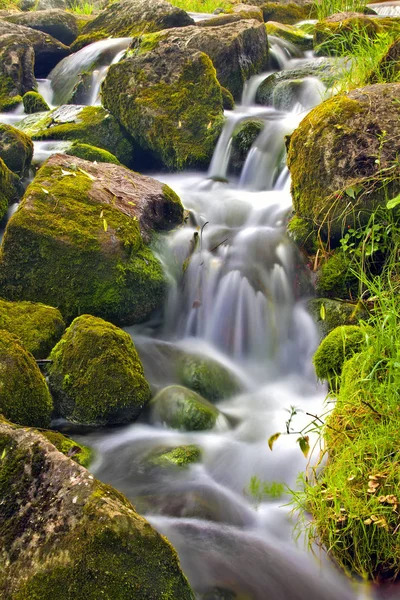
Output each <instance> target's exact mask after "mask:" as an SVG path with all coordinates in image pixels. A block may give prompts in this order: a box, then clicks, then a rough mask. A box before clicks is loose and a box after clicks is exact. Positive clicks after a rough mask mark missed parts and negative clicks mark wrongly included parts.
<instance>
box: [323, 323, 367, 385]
mask: <svg viewBox="0 0 400 600" xmlns="http://www.w3.org/2000/svg"><path fill="white" fill-rule="evenodd" d="M364 346H365V331H363V330H362V329H361V327H358V326H357V325H341V326H340V327H336V328H335V329H333V330H332V331H331V332H330V333H329V334H328V335H327V336H326V338H325V339H323V340H322V342H321V343H320V345H319V347H318V349H317V351H316V353H315V354H314V358H313V363H314V367H315V372H316V375H317V377H318V378H319V379H322V380H326V381H328V383H329V385H330V386H331V387H332V388H333V389H336V388H337V387H338V385H339V381H340V375H341V373H342V368H343V365H344V363H345V362H346V360H348V359H349V358H351V357H352V356H353V355H354V354H357V353H358V352H361V351H362V350H363V349H364Z"/></svg>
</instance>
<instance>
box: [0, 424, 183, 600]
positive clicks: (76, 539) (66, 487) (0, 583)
mask: <svg viewBox="0 0 400 600" xmlns="http://www.w3.org/2000/svg"><path fill="white" fill-rule="evenodd" d="M0 455H1V456H2V469H1V472H0V496H1V498H2V502H1V504H0V536H1V541H2V543H1V551H2V556H3V560H2V561H1V564H0V595H1V597H2V598H4V600H12V599H13V600H14V599H17V598H19V599H20V600H22V599H28V598H29V599H30V600H33V598H35V599H36V600H54V598H57V599H58V600H73V599H76V598H85V599H87V600H99V598H102V597H104V598H115V599H117V598H118V599H120V600H132V599H137V600H139V599H140V600H155V599H157V600H162V599H163V598H165V599H166V598H171V599H172V598H179V599H180V600H193V599H194V596H193V594H192V592H191V590H190V587H189V584H188V582H187V580H186V578H185V577H184V575H183V574H182V571H181V569H180V566H179V561H178V558H177V555H176V553H175V551H174V550H173V548H172V547H171V545H170V544H169V543H168V541H167V540H166V538H165V537H163V536H161V535H160V534H158V533H157V532H156V531H155V530H154V529H153V528H152V527H151V526H150V524H149V523H148V522H147V521H146V520H145V519H144V518H143V517H141V516H139V515H138V514H137V512H136V511H135V509H134V507H133V506H132V505H131V504H130V503H129V502H128V500H127V499H126V498H125V497H124V496H123V495H122V494H120V493H119V492H117V491H115V490H114V489H113V488H111V487H110V486H107V485H104V484H102V483H100V482H99V481H97V480H96V479H94V478H93V476H92V475H90V474H89V472H88V471H86V469H84V468H83V467H81V466H80V465H78V464H76V463H75V462H73V461H72V460H71V459H70V458H68V457H66V456H64V455H63V454H61V453H60V452H59V451H58V450H57V449H56V448H55V447H54V446H53V445H52V444H51V443H50V442H49V441H48V440H46V439H45V438H44V437H43V436H42V435H40V434H38V433H36V432H34V431H32V430H25V429H13V428H12V427H11V426H9V425H0ZM38 539H40V540H41V544H40V552H39V551H38V545H37V540H38Z"/></svg>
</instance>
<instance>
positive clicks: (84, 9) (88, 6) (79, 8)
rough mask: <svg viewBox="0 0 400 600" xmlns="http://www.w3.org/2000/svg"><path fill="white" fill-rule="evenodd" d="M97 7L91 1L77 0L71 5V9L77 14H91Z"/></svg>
mask: <svg viewBox="0 0 400 600" xmlns="http://www.w3.org/2000/svg"><path fill="white" fill-rule="evenodd" d="M94 9H95V5H94V4H92V3H91V2H87V1H86V2H82V1H81V2H80V1H79V0H76V1H75V2H73V3H72V4H71V5H70V11H71V12H73V13H75V14H77V15H91V14H92V13H93V11H94Z"/></svg>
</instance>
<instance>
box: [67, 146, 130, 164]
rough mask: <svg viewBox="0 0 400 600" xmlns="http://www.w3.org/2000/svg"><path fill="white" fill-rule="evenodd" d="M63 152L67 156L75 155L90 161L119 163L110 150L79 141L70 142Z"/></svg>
mask: <svg viewBox="0 0 400 600" xmlns="http://www.w3.org/2000/svg"><path fill="white" fill-rule="evenodd" d="M65 154H68V156H77V157H78V158H83V159H84V160H90V161H92V162H94V161H96V162H105V163H112V164H114V165H120V164H121V163H120V162H119V160H118V159H117V158H116V157H115V156H114V154H111V152H107V150H102V149H101V148H96V147H95V146H90V145H89V144H80V143H79V142H75V143H74V144H72V146H71V148H70V149H69V150H67V151H66V153H65Z"/></svg>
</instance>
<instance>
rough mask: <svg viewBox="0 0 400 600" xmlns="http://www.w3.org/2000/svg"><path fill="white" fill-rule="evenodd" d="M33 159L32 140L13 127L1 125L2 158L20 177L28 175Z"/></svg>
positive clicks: (0, 155)
mask: <svg viewBox="0 0 400 600" xmlns="http://www.w3.org/2000/svg"><path fill="white" fill-rule="evenodd" d="M32 157H33V143H32V140H31V139H30V138H29V137H28V136H27V135H25V134H24V133H23V132H22V131H18V129H15V127H12V126H11V125H5V124H4V123H0V158H2V159H3V160H4V162H5V164H6V165H7V167H8V168H9V169H10V170H11V171H13V172H14V173H17V175H19V176H20V177H22V176H24V175H27V174H28V171H29V167H30V165H31V162H32Z"/></svg>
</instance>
